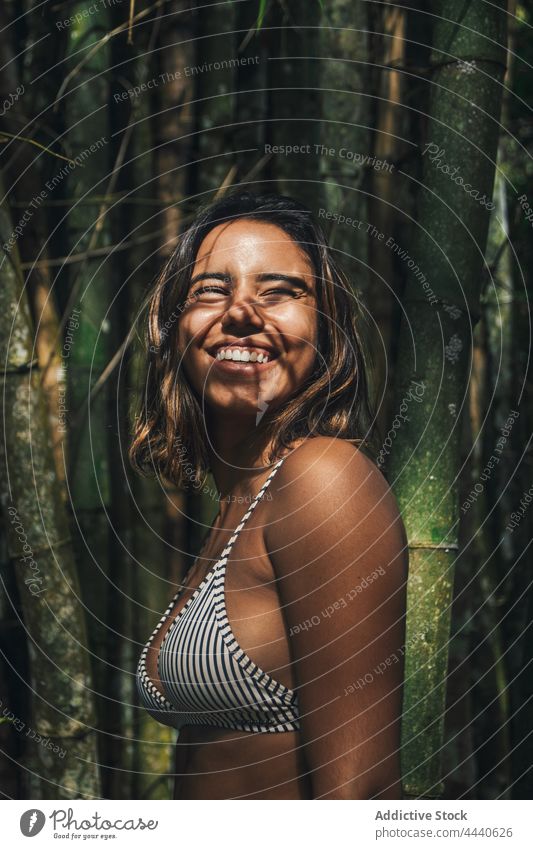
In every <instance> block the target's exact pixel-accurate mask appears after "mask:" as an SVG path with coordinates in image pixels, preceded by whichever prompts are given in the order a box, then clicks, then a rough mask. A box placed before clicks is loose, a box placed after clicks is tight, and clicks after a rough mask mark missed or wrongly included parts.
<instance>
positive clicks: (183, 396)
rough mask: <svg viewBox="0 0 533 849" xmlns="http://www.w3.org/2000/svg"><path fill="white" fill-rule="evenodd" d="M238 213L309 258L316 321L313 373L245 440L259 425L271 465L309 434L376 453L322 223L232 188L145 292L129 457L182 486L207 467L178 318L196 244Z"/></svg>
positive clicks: (351, 327)
mask: <svg viewBox="0 0 533 849" xmlns="http://www.w3.org/2000/svg"><path fill="white" fill-rule="evenodd" d="M243 218H244V219H249V220H254V221H262V222H266V223H269V224H275V225H276V226H277V227H279V228H280V229H281V230H283V231H284V232H285V233H287V234H288V235H289V236H290V237H291V238H292V239H294V241H295V242H296V243H297V244H298V246H299V247H300V248H301V250H302V251H303V252H304V253H305V254H306V255H307V257H308V258H309V260H310V262H311V265H312V268H313V270H314V274H315V281H316V282H315V286H316V302H317V320H318V344H317V356H316V360H315V365H314V369H313V371H312V373H311V375H310V376H309V377H308V378H307V379H306V381H305V382H304V383H303V384H302V385H301V386H300V387H299V390H298V391H297V392H296V393H295V394H294V395H293V396H291V397H290V398H289V399H288V400H286V401H285V402H284V403H283V404H282V405H280V406H279V407H278V408H274V409H273V410H271V411H270V410H268V411H267V412H266V413H265V415H264V416H263V418H262V419H261V422H260V424H259V426H258V427H257V428H255V427H254V428H253V431H254V433H253V434H251V439H253V438H257V437H258V436H259V429H261V437H264V436H265V435H266V436H267V437H268V441H267V444H269V445H270V446H271V450H270V456H269V458H268V462H269V463H272V462H274V461H275V460H276V459H277V457H278V455H279V453H280V450H281V448H282V447H290V446H291V444H292V443H293V441H294V440H296V439H298V438H302V437H307V436H309V437H312V436H332V437H338V438H341V439H346V440H350V441H352V442H354V443H355V444H356V445H358V446H359V447H360V448H361V449H362V450H363V451H366V452H367V453H368V455H369V456H371V457H372V458H373V459H374V457H375V445H374V422H375V417H374V415H373V412H372V407H371V402H370V398H369V387H368V377H367V362H368V353H367V352H366V350H365V346H364V342H363V337H362V333H361V325H362V324H363V314H362V311H361V308H360V306H359V304H358V301H357V298H356V295H355V293H354V291H352V288H351V287H350V285H349V283H348V281H347V280H346V278H345V277H344V275H343V273H342V271H341V269H340V268H339V267H338V266H337V263H336V262H335V260H334V257H333V255H332V251H331V248H330V247H329V246H328V244H327V242H326V239H325V236H324V233H323V232H322V229H321V227H320V226H319V225H318V224H317V222H316V221H315V220H314V219H313V216H312V214H311V212H310V211H309V210H308V209H306V208H305V207H304V206H303V205H302V204H301V203H299V202H298V201H296V200H294V199H293V198H290V197H285V196H282V195H276V194H264V195H258V194H252V193H250V192H247V191H246V192H245V191H237V192H234V193H232V194H230V195H228V196H227V197H225V198H223V199H222V200H219V201H216V202H215V203H213V204H211V205H210V206H208V207H206V208H204V209H203V210H201V211H200V213H199V214H198V216H197V217H196V219H195V220H194V221H193V223H192V224H191V226H190V227H189V228H188V229H187V230H186V231H185V232H184V233H183V234H182V235H181V236H180V238H179V240H178V243H177V245H176V247H175V249H174V251H173V252H172V254H171V255H170V256H169V258H168V260H167V261H166V263H165V265H164V267H163V268H162V270H161V273H160V274H159V277H158V278H157V280H156V282H155V285H154V286H153V289H152V290H151V291H150V292H149V293H148V297H147V303H146V309H147V321H146V333H145V342H146V355H147V371H146V376H145V381H144V388H143V390H142V401H141V406H140V411H139V413H138V414H137V416H136V418H135V425H134V431H133V439H132V442H131V445H130V449H129V458H130V462H131V463H132V465H133V467H134V468H135V469H136V470H137V471H138V472H140V473H142V474H150V473H155V474H161V475H163V476H164V477H166V478H167V479H168V480H170V481H172V482H173V483H175V484H176V485H177V486H180V487H184V488H186V489H188V488H189V486H190V485H191V484H192V485H193V487H199V486H202V485H203V483H204V482H205V478H206V476H207V474H208V472H209V471H210V465H209V455H208V450H207V446H208V434H207V432H206V425H205V420H204V416H203V414H202V407H201V399H200V398H198V397H197V395H196V393H195V391H194V390H193V388H192V386H191V385H190V383H189V381H188V380H187V377H186V374H185V371H184V369H183V367H182V364H181V356H182V355H181V353H180V351H179V349H178V342H177V325H178V322H179V316H180V314H181V312H182V311H183V309H184V308H185V305H186V301H187V295H188V292H189V287H190V281H191V274H192V269H193V266H194V263H195V260H196V256H197V253H198V249H199V247H200V245H201V243H202V241H203V240H204V239H205V237H206V235H207V234H208V233H209V231H210V230H212V229H213V228H214V227H217V226H218V225H219V224H222V223H227V222H228V221H233V220H236V219H243ZM265 432H266V433H265Z"/></svg>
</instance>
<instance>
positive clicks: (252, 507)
mask: <svg viewBox="0 0 533 849" xmlns="http://www.w3.org/2000/svg"><path fill="white" fill-rule="evenodd" d="M286 456H287V455H286V454H285V455H284V456H283V457H282V458H281V460H278V462H277V463H276V465H275V466H274V468H273V469H272V471H271V472H270V474H269V476H268V478H267V479H266V481H265V482H264V484H263V486H262V487H261V489H260V490H259V492H258V493H257V495H256V496H255V498H254V500H253V501H252V503H251V504H250V506H249V508H248V510H247V511H246V513H245V514H244V516H243V517H242V519H241V521H240V522H239V524H238V525H237V527H236V528H235V531H234V532H233V536H232V537H231V539H230V540H229V541H228V544H227V546H226V548H225V549H224V551H223V552H222V554H221V555H220V560H224V559H227V558H228V557H229V555H230V552H231V549H232V548H233V545H234V544H235V540H236V539H237V537H238V536H239V534H240V532H241V531H242V529H243V528H244V526H245V524H246V522H247V521H248V519H249V518H250V516H251V515H252V513H253V511H254V510H255V508H256V507H257V505H258V504H259V501H260V499H261V496H262V495H263V494H264V492H265V490H266V489H267V487H268V485H269V484H270V481H271V480H272V478H273V477H274V475H275V474H276V472H277V471H278V469H279V467H280V466H281V464H282V463H283V461H284V459H285V457H286Z"/></svg>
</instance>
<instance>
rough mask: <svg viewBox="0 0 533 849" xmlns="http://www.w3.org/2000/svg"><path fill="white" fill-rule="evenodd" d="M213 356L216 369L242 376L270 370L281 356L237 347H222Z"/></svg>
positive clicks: (262, 350)
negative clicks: (237, 373) (238, 373)
mask: <svg viewBox="0 0 533 849" xmlns="http://www.w3.org/2000/svg"><path fill="white" fill-rule="evenodd" d="M211 356H212V357H213V358H214V360H215V364H214V367H216V368H217V369H221V370H222V371H227V372H240V373H241V374H243V373H244V374H246V373H250V374H257V373H258V372H262V371H264V370H265V369H268V368H270V367H271V366H272V365H273V364H274V363H275V361H276V360H277V359H278V356H279V354H278V353H277V352H274V351H267V350H265V349H264V348H263V349H261V348H251V347H250V348H244V347H237V346H229V345H228V346H227V347H220V348H219V349H218V350H217V351H216V352H214V351H213V352H212V353H211Z"/></svg>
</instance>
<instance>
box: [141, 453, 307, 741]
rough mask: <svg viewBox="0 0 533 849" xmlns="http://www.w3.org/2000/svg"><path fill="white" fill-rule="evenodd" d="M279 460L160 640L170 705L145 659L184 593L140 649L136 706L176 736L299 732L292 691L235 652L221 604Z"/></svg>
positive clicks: (162, 672)
mask: <svg viewBox="0 0 533 849" xmlns="http://www.w3.org/2000/svg"><path fill="white" fill-rule="evenodd" d="M285 456H286V455H285ZM284 459H285V457H282V458H281V460H279V461H278V462H277V463H276V465H275V466H274V468H273V470H272V472H271V473H270V475H269V476H268V478H267V480H266V481H265V483H264V484H263V486H262V487H261V489H260V490H259V492H258V493H257V495H256V496H255V498H254V499H253V501H252V503H251V504H250V507H249V508H248V510H247V511H246V513H245V514H244V516H243V518H242V519H241V522H240V524H239V525H238V526H237V528H236V529H235V532H234V534H233V536H232V537H231V539H230V540H229V542H228V545H227V547H226V548H225V549H224V551H223V552H222V555H221V557H220V559H219V560H218V561H217V562H216V563H215V565H214V566H213V567H212V569H210V571H209V572H208V573H207V575H206V577H205V578H204V580H203V581H202V583H201V584H200V585H199V586H198V588H197V589H196V590H195V592H194V593H193V595H192V596H191V597H190V598H189V600H188V601H187V602H186V604H185V605H184V606H183V607H182V608H181V610H180V611H179V612H178V613H177V614H176V616H175V618H174V621H173V622H172V624H171V625H170V627H169V629H168V630H167V633H166V634H165V636H164V638H163V641H162V643H161V647H160V649H159V652H158V656H157V671H158V675H159V679H160V681H161V682H163V684H164V687H165V690H166V693H167V695H168V698H167V696H165V695H163V693H160V692H159V691H158V690H157V688H156V687H155V686H154V684H153V682H152V681H151V680H150V679H149V677H148V674H147V672H146V655H147V652H148V649H149V647H150V645H151V643H152V641H153V639H154V637H155V635H156V634H157V633H158V631H159V629H160V628H161V627H162V625H163V623H164V622H165V621H166V620H167V619H168V617H169V615H170V612H171V610H172V609H173V607H174V605H175V603H176V600H177V599H178V597H179V595H180V592H181V589H180V590H178V592H177V593H176V595H175V596H174V598H173V599H172V601H171V602H170V604H169V606H168V608H167V610H166V611H165V613H164V614H163V616H162V617H161V620H160V621H159V623H158V625H157V626H156V628H155V629H154V631H153V633H152V635H151V637H150V639H149V640H148V643H147V644H146V645H145V647H144V649H143V650H142V653H141V657H140V659H139V663H138V666H137V676H136V678H137V688H138V691H139V695H140V699H141V703H142V704H143V706H144V707H145V708H146V710H147V711H148V713H149V714H150V715H151V716H153V717H154V718H155V719H157V720H158V721H159V722H162V723H163V724H165V725H171V726H173V727H174V728H178V729H179V728H181V727H183V726H184V725H209V726H217V727H219V728H234V729H237V730H239V731H297V730H298V729H299V727H300V725H299V712H298V698H297V695H296V692H295V691H294V690H290V689H289V688H288V687H285V686H284V685H283V684H280V683H278V682H277V681H275V680H274V679H273V678H272V676H270V675H269V674H268V673H267V672H264V671H263V670H262V669H261V668H260V667H259V666H257V664H255V663H254V662H253V660H251V658H249V657H248V655H247V654H246V653H245V652H244V651H243V650H242V648H241V647H240V646H239V645H238V643H237V640H236V639H235V636H234V635H233V632H232V630H231V626H230V623H229V622H228V616H227V612H226V606H225V601H224V578H225V575H226V565H227V563H228V557H229V555H230V552H231V549H232V548H233V545H234V543H235V540H236V539H237V537H238V535H239V533H240V531H241V530H242V528H243V527H244V525H245V523H246V521H247V520H248V518H249V517H250V515H251V514H252V512H253V511H254V510H255V508H256V507H257V505H258V503H259V501H260V500H261V498H262V496H263V494H264V492H265V490H266V489H267V487H268V485H269V484H270V481H271V480H272V478H273V477H274V475H275V474H276V472H277V470H278V469H279V467H280V466H281V464H282V462H283V460H284Z"/></svg>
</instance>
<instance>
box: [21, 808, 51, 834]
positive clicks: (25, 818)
mask: <svg viewBox="0 0 533 849" xmlns="http://www.w3.org/2000/svg"><path fill="white" fill-rule="evenodd" d="M45 822H46V817H45V815H44V814H43V812H42V811H40V810H39V809H38V808H30V810H29V811H24V813H23V814H22V816H21V818H20V830H21V832H22V833H23V835H24V837H35V835H36V834H39V832H40V831H41V829H42V827H43V826H44V824H45Z"/></svg>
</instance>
